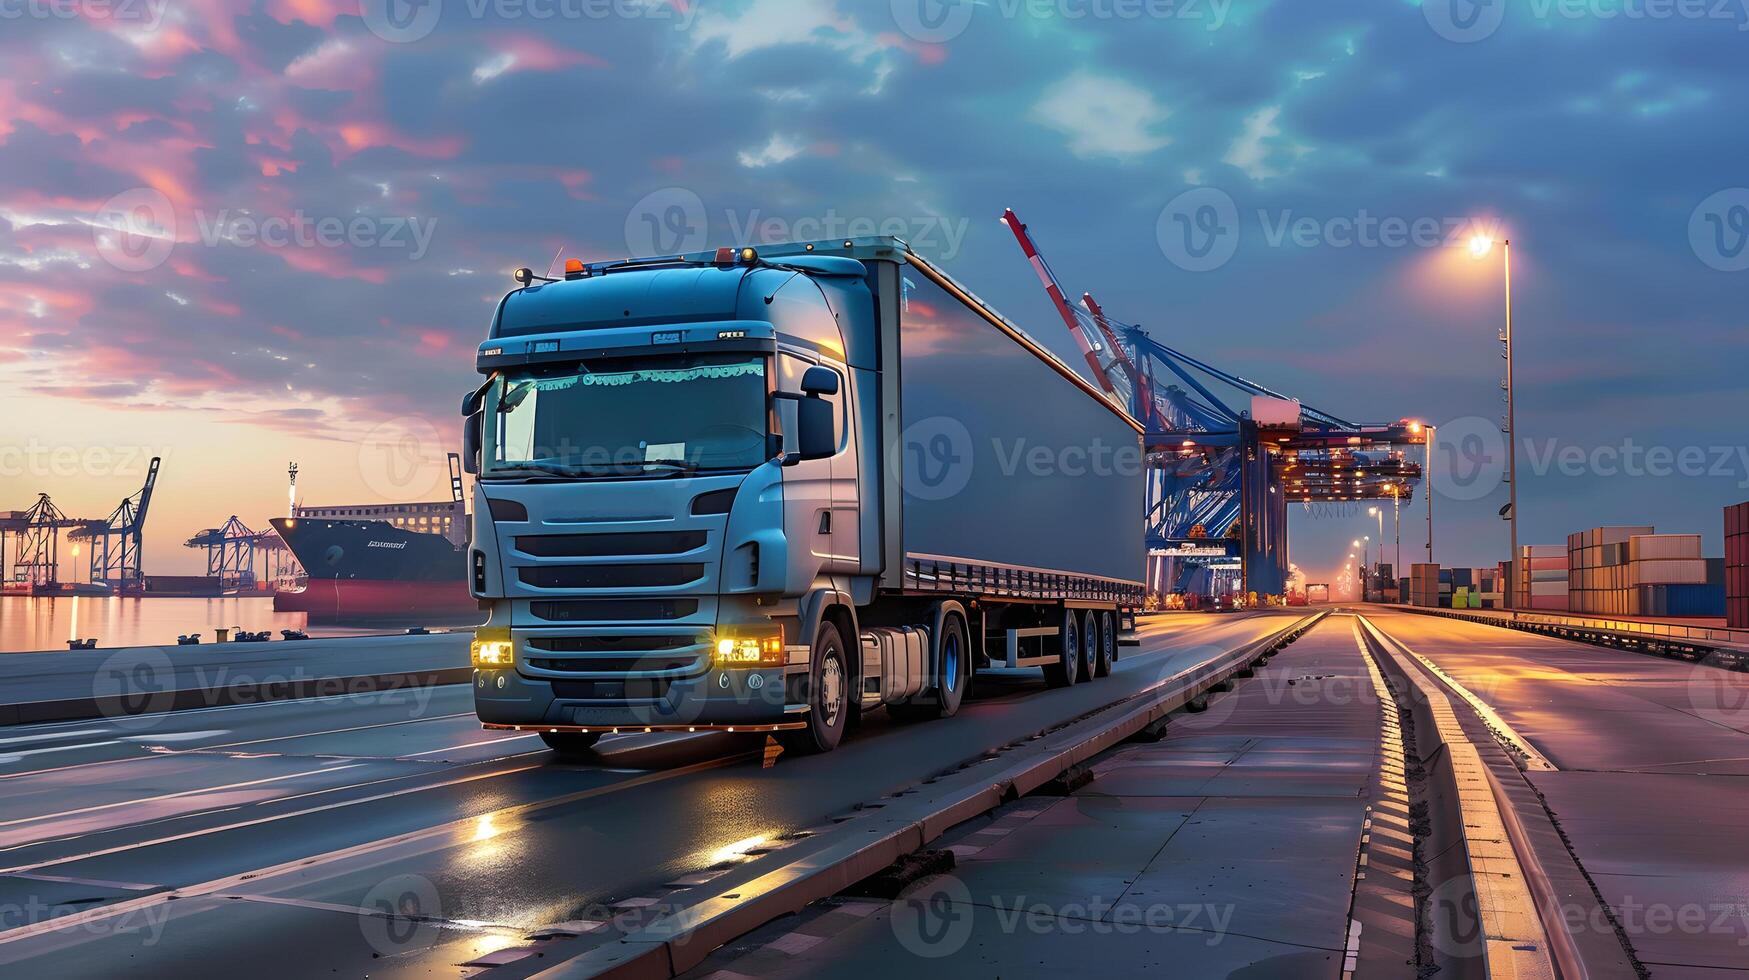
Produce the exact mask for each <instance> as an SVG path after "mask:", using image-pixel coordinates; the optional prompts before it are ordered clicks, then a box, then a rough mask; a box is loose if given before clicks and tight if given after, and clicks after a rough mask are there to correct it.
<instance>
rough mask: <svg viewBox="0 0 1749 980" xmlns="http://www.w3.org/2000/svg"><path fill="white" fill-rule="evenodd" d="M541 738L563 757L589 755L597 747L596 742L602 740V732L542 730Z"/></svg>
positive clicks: (548, 746)
mask: <svg viewBox="0 0 1749 980" xmlns="http://www.w3.org/2000/svg"><path fill="white" fill-rule="evenodd" d="M540 740H541V741H543V742H545V743H547V748H549V749H552V750H553V751H554V752H555V753H557V754H558V756H559V757H560V758H561V759H568V758H575V757H577V756H580V755H588V754H589V750H590V749H593V748H595V743H596V742H599V741H601V733H600V732H541V733H540Z"/></svg>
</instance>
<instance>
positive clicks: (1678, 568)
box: [1567, 527, 1724, 616]
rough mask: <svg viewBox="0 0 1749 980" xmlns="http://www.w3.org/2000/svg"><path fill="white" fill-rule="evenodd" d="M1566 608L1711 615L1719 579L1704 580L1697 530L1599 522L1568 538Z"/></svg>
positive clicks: (1718, 598)
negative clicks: (1655, 530)
mask: <svg viewBox="0 0 1749 980" xmlns="http://www.w3.org/2000/svg"><path fill="white" fill-rule="evenodd" d="M1567 542H1568V548H1567V565H1568V600H1567V606H1568V609H1569V610H1570V611H1572V612H1576V613H1593V614H1598V615H1604V616H1716V615H1719V614H1720V613H1721V612H1723V609H1722V606H1723V605H1724V590H1723V587H1722V585H1719V586H1711V585H1708V574H1707V561H1706V558H1705V557H1703V556H1702V554H1701V550H1700V549H1701V545H1700V535H1698V534H1654V533H1653V529H1652V528H1650V527H1599V528H1592V529H1591V530H1589V531H1581V532H1578V533H1577V534H1573V535H1569V536H1568V538H1567Z"/></svg>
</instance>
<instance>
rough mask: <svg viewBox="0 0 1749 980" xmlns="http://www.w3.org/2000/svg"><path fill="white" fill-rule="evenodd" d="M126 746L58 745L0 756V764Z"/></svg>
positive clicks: (90, 743)
mask: <svg viewBox="0 0 1749 980" xmlns="http://www.w3.org/2000/svg"><path fill="white" fill-rule="evenodd" d="M125 744H126V743H125V742H117V741H108V742H80V743H79V744H78V745H56V746H53V747H50V748H46V749H25V750H24V751H23V752H7V753H5V754H4V755H0V763H5V762H17V761H18V760H20V759H23V758H25V757H27V756H33V755H48V754H49V753H51V752H72V751H74V750H76V749H93V748H97V747H98V746H101V745H125ZM44 771H47V772H55V771H57V770H53V769H50V770H44Z"/></svg>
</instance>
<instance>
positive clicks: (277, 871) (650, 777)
mask: <svg viewBox="0 0 1749 980" xmlns="http://www.w3.org/2000/svg"><path fill="white" fill-rule="evenodd" d="M753 755H754V754H753V753H751V752H743V753H740V754H737V755H732V756H723V757H720V758H717V759H708V760H706V761H704V762H696V763H693V764H692V765H690V766H682V767H680V768H678V769H668V770H664V771H662V772H652V773H647V774H645V775H643V776H635V777H633V778H631V779H625V780H621V781H619V782H617V783H609V784H607V785H605V786H595V787H591V788H589V789H586V790H579V791H578V792H575V793H567V794H565V795H563V796H556V797H553V798H552V799H548V800H539V801H536V802H533V803H519V804H517V805H515V806H509V807H505V808H503V809H501V810H495V811H491V812H489V813H487V814H484V815H480V816H473V817H464V818H462V819H460V820H452V821H449V822H447V823H441V824H438V825H436V826H434V827H427V828H424V829H423V830H415V831H410V832H408V833H404V834H396V835H394V836H392V837H384V838H381V839H380V840H375V841H369V842H367V843H364V844H356V845H354V846H352V847H347V848H342V849H340V850H337V851H330V852H328V853H326V854H318V855H313V856H310V857H301V858H295V859H293V860H291V861H285V862H282V863H280V864H275V865H271V866H269V867H266V868H261V869H258V870H255V871H245V872H242V873H240V874H235V875H228V876H226V877H224V878H217V879H214V880H212V881H206V882H202V883H200V884H197V885H189V886H187V887H184V888H177V889H175V890H173V891H165V892H159V893H157V894H154V895H146V896H142V897H140V898H135V899H129V900H127V901H123V902H116V903H113V904H111V905H105V906H102V907H99V908H93V909H87V910H86V911H84V912H75V913H72V914H70V915H64V916H57V917H55V918H53V919H47V920H44V921H41V922H32V923H28V924H26V925H21V926H16V927H14V928H11V929H6V930H3V931H0V945H5V944H7V943H13V942H17V941H19V940H21V939H29V938H32V937H34V936H40V935H44V934H47V933H68V932H69V931H70V930H76V929H78V927H79V926H81V925H84V924H86V923H89V922H99V921H102V920H104V919H110V918H114V917H116V916H118V915H127V914H130V913H133V912H137V911H139V910H141V909H146V908H151V907H153V906H157V905H161V904H163V903H165V902H168V901H173V900H181V899H188V898H199V897H203V896H208V895H216V894H220V893H226V892H229V891H231V890H232V889H234V888H236V887H237V886H239V885H241V884H243V883H244V882H250V883H252V884H258V883H259V882H261V881H262V880H263V879H266V878H272V877H276V876H278V875H283V874H288V873H291V872H300V873H307V872H308V871H309V870H310V869H312V868H316V867H322V866H326V865H332V864H336V863H339V862H343V861H348V860H351V859H353V858H358V857H363V856H365V855H368V854H373V853H376V852H378V851H385V850H388V849H390V848H394V847H401V846H409V845H410V846H415V847H419V846H423V848H424V850H416V851H415V853H425V852H426V851H429V850H433V849H439V848H442V847H444V846H447V845H448V844H453V843H457V842H458V841H463V842H465V841H467V840H470V839H472V838H473V835H474V833H475V832H476V831H477V829H478V828H479V827H480V826H481V825H482V823H483V822H484V823H488V824H489V823H490V822H492V821H494V820H499V819H502V818H508V817H517V816H521V815H524V814H528V813H537V812H540V811H542V810H548V809H552V808H554V807H559V806H564V805H566V804H570V803H576V802H580V801H582V800H586V799H591V798H593V797H597V796H606V795H608V794H610V793H617V792H621V791H623V790H628V789H633V788H636V787H640V786H647V785H649V784H651V783H657V782H663V781H666V780H669V779H677V778H679V777H681V776H690V775H692V774H693V773H696V772H702V771H704V770H706V769H715V768H719V767H721V766H726V765H730V764H733V763H736V762H743V761H746V760H747V759H750V758H752V757H753ZM528 768H530V769H534V768H540V767H539V766H529V767H528ZM474 778H485V777H484V776H478V777H474ZM417 791H418V790H416V789H408V790H402V791H400V792H399V793H394V794H389V795H396V796H398V795H401V794H402V793H408V792H417ZM355 802H359V801H355ZM345 805H348V804H344V803H336V804H331V805H330V806H327V807H319V808H318V809H324V810H325V809H332V808H334V807H338V806H345ZM254 822H264V821H254ZM183 836H195V835H194V834H187V835H183ZM173 839H174V838H173ZM116 850H123V848H117V849H116ZM67 860H79V859H78V858H72V859H68V858H63V859H60V860H58V861H55V862H52V863H56V864H59V863H64V862H65V861H67ZM49 863H50V862H44V863H43V864H38V865H34V866H32V867H28V868H19V869H12V870H29V871H34V870H36V869H37V868H40V867H46V866H48V865H49ZM4 873H6V872H4V871H0V874H4Z"/></svg>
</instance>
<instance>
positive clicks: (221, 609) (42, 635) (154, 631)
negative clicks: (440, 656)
mask: <svg viewBox="0 0 1749 980" xmlns="http://www.w3.org/2000/svg"><path fill="white" fill-rule="evenodd" d="M306 619H307V617H306V615H305V614H304V613H276V612H274V611H273V599H272V598H271V597H256V596H251V597H248V598H239V597H227V598H204V599H203V598H161V597H152V598H144V599H141V598H120V597H114V596H107V597H90V596H81V597H60V596H57V597H54V598H47V597H30V596H3V597H0V653H23V652H28V651H42V650H65V649H67V641H68V640H71V639H89V638H93V637H95V638H96V640H97V645H98V646H99V647H101V648H112V647H126V646H155V645H160V644H163V645H169V644H174V643H175V642H176V638H177V637H178V636H180V635H183V634H188V633H199V634H200V635H201V636H200V638H201V642H202V643H212V642H214V640H216V639H217V632H216V631H217V630H218V629H221V628H224V629H244V630H251V631H260V630H269V631H271V632H272V634H273V636H272V639H273V640H274V641H275V642H278V641H279V639H280V634H279V631H280V630H284V629H291V630H303V631H305V632H307V633H308V634H309V635H310V636H363V635H367V634H372V633H399V632H401V631H402V630H403V629H405V626H397V625H396V624H385V623H372V624H370V625H368V626H347V625H338V624H326V623H324V624H321V625H316V626H310V625H308V624H307V622H306ZM406 625H408V626H411V625H414V624H412V623H408V624H406ZM419 625H424V626H433V627H435V626H441V625H471V624H434V623H422V624H419Z"/></svg>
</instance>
